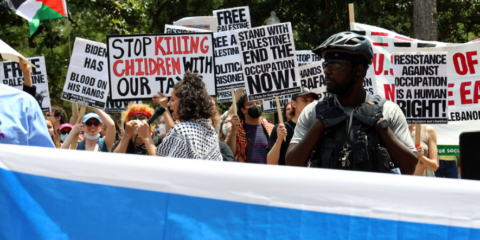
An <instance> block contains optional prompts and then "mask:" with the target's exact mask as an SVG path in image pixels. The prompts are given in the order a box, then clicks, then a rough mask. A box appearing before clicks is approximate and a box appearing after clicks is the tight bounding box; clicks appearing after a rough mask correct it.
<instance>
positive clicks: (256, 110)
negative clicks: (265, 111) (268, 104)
mask: <svg viewBox="0 0 480 240" xmlns="http://www.w3.org/2000/svg"><path fill="white" fill-rule="evenodd" d="M248 115H249V116H250V117H251V118H259V117H260V116H262V109H261V108H260V107H259V106H254V107H251V108H249V109H248Z"/></svg>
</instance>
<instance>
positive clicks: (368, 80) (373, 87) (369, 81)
mask: <svg viewBox="0 0 480 240" xmlns="http://www.w3.org/2000/svg"><path fill="white" fill-rule="evenodd" d="M363 88H364V89H365V90H367V92H368V93H370V94H372V95H378V91H377V81H376V79H375V71H374V70H373V64H370V66H369V67H368V70H367V74H366V75H365V79H364V80H363Z"/></svg>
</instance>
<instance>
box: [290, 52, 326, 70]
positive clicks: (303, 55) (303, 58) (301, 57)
mask: <svg viewBox="0 0 480 240" xmlns="http://www.w3.org/2000/svg"><path fill="white" fill-rule="evenodd" d="M296 53H297V62H298V66H299V67H301V66H305V65H307V64H310V63H313V62H318V61H321V60H322V57H320V56H318V55H317V54H315V53H313V52H312V51H310V50H301V51H296Z"/></svg>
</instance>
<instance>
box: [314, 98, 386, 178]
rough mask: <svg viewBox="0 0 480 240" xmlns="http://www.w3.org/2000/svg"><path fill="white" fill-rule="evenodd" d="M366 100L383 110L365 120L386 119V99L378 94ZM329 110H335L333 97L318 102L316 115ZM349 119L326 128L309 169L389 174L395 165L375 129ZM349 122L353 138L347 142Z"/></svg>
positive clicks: (348, 117)
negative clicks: (384, 113)
mask: <svg viewBox="0 0 480 240" xmlns="http://www.w3.org/2000/svg"><path fill="white" fill-rule="evenodd" d="M367 101H368V102H370V103H373V104H376V105H377V106H379V109H380V110H379V111H378V112H368V113H367V115H368V116H365V117H373V116H375V115H378V114H380V115H379V116H380V117H383V114H382V110H383V104H384V103H385V102H386V101H387V100H386V99H384V98H382V97H380V96H378V95H375V96H374V95H370V94H367ZM367 101H366V102H367ZM366 102H365V103H363V104H362V105H360V106H358V107H356V108H355V109H354V111H353V112H352V114H353V113H355V111H357V109H359V108H361V107H362V106H363V105H364V104H368V103H366ZM329 107H335V103H334V98H333V96H331V97H328V98H325V99H323V100H322V101H319V102H318V103H317V106H316V113H317V114H323V113H324V112H325V110H326V109H327V108H329ZM346 118H347V120H346V121H343V122H342V123H340V124H338V125H336V126H333V127H330V128H328V129H324V131H323V133H322V136H321V138H320V140H319V141H318V143H317V146H316V147H315V149H314V151H313V152H312V155H311V158H310V161H309V163H308V164H309V166H310V167H318V168H333V169H345V170H355V171H367V172H390V170H391V169H392V168H393V163H392V161H391V160H390V156H389V155H388V152H387V149H386V148H385V144H384V142H383V140H382V139H381V137H380V135H379V134H378V133H377V131H376V130H375V128H374V127H371V126H368V125H366V124H364V123H362V122H360V121H359V120H358V119H356V118H355V117H353V118H350V116H349V115H346ZM350 119H352V125H351V128H350V134H349V135H350V138H348V141H347V126H348V123H349V121H350ZM346 144H347V145H346ZM344 149H346V151H347V152H349V154H348V158H347V160H346V161H345V166H342V158H343V157H344V156H345V154H344Z"/></svg>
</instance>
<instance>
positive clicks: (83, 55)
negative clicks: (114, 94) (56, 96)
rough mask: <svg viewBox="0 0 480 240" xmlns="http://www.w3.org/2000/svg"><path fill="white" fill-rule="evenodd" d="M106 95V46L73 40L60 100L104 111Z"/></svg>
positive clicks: (82, 40)
mask: <svg viewBox="0 0 480 240" xmlns="http://www.w3.org/2000/svg"><path fill="white" fill-rule="evenodd" d="M108 92H109V84H108V69H107V48H106V45H105V44H103V43H99V42H94V41H90V40H87V39H83V38H78V37H77V38H76V39H75V44H74V45H73V53H72V57H71V59H70V65H69V66H68V72H67V79H66V80H65V86H64V87H63V93H62V98H61V99H63V100H67V101H70V102H75V103H79V104H82V105H84V106H87V107H94V108H98V109H104V108H105V102H106V101H107V97H108Z"/></svg>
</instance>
